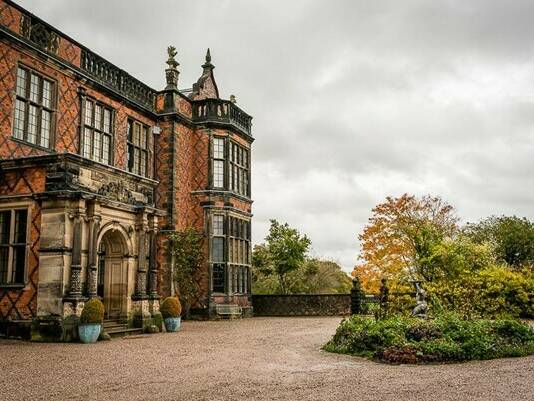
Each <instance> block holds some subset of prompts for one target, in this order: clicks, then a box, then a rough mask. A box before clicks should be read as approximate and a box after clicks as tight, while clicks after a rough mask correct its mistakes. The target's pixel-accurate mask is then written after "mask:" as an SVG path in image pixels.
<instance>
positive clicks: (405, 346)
mask: <svg viewBox="0 0 534 401" xmlns="http://www.w3.org/2000/svg"><path fill="white" fill-rule="evenodd" d="M323 348H324V349H325V350H326V351H330V352H337V353H343V354H352V355H358V356H364V357H369V358H373V359H375V360H378V361H382V362H389V363H425V362H460V361H467V360H472V359H493V358H503V357H516V356H526V355H531V354H534V329H532V328H531V327H530V326H528V325H526V324H524V323H521V322H519V321H516V320H509V319H501V320H482V319H479V320H466V319H462V318H460V317H459V316H457V315H454V314H447V315H443V316H439V317H437V318H435V319H432V320H422V319H417V318H409V317H403V316H392V317H388V318H386V319H382V320H378V321H376V320H374V319H372V318H366V317H361V316H357V315H354V316H352V317H350V318H349V319H344V320H343V321H342V322H341V324H340V325H339V327H338V328H337V331H336V334H335V335H334V336H333V338H332V339H331V340H330V341H329V342H328V343H327V344H325V346H324V347H323Z"/></svg>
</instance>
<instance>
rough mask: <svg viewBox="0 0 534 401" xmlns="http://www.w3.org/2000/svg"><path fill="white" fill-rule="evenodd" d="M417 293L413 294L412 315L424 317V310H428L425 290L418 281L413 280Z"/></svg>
mask: <svg viewBox="0 0 534 401" xmlns="http://www.w3.org/2000/svg"><path fill="white" fill-rule="evenodd" d="M414 285H415V288H416V290H417V293H416V295H415V301H416V303H417V304H416V305H415V308H413V311H412V316H415V317H422V318H426V317H427V315H426V312H427V310H428V304H427V303H426V299H425V298H426V291H425V290H424V289H423V287H422V286H421V283H420V282H419V281H415V282H414Z"/></svg>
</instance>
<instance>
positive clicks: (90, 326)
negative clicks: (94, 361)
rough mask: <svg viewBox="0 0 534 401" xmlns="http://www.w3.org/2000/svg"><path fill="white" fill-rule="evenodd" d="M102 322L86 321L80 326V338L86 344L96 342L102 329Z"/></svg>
mask: <svg viewBox="0 0 534 401" xmlns="http://www.w3.org/2000/svg"><path fill="white" fill-rule="evenodd" d="M101 327H102V326H101V325H100V323H84V324H80V325H79V326H78V334H79V335H80V340H81V342H82V343H84V344H91V343H96V340H98V336H99V335H100V329H101Z"/></svg>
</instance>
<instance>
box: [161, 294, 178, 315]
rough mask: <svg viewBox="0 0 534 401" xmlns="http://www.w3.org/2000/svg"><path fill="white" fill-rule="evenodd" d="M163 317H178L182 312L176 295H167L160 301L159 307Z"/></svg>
mask: <svg viewBox="0 0 534 401" xmlns="http://www.w3.org/2000/svg"><path fill="white" fill-rule="evenodd" d="M159 311H160V312H161V315H162V316H163V318H164V319H166V318H168V317H179V316H180V314H181V313H182V305H181V304H180V301H179V300H178V298H176V297H167V298H165V299H164V300H163V302H162V303H161V306H160V308H159Z"/></svg>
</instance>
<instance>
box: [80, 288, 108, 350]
mask: <svg viewBox="0 0 534 401" xmlns="http://www.w3.org/2000/svg"><path fill="white" fill-rule="evenodd" d="M103 320H104V305H103V304H102V302H101V301H100V300H99V299H97V298H93V299H90V300H89V301H87V302H86V303H85V306H84V307H83V310H82V314H81V316H80V324H79V325H78V334H79V336H80V340H81V341H82V342H83V343H85V344H88V343H95V342H96V340H98V336H99V335H100V330H101V329H102V321H103Z"/></svg>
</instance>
